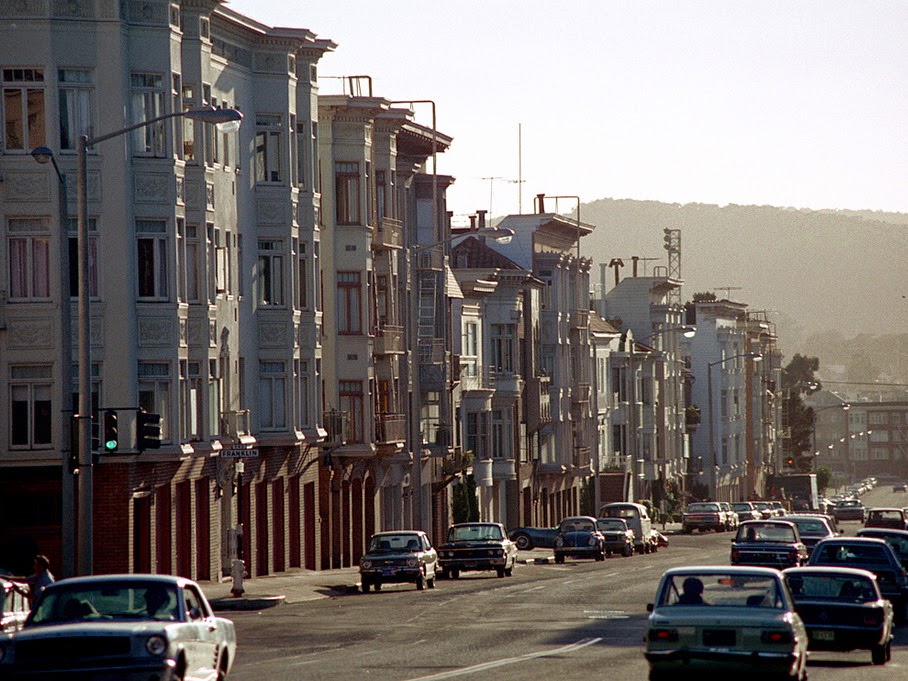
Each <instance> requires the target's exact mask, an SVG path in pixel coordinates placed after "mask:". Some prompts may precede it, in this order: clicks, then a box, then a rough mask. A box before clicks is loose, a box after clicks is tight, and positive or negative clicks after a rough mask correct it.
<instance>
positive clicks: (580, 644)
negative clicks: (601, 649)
mask: <svg viewBox="0 0 908 681" xmlns="http://www.w3.org/2000/svg"><path fill="white" fill-rule="evenodd" d="M601 640H602V637H601V636H599V637H596V638H583V639H580V640H579V641H577V642H576V643H571V644H570V645H566V646H562V647H561V648H555V649H554V650H539V651H536V652H534V653H527V654H526V655H518V656H516V657H505V658H502V659H500V660H492V661H491V662H483V663H482V664H475V665H473V666H472V667H461V668H460V669H452V670H451V671H448V672H441V673H439V674H431V675H430V676H420V677H417V678H415V679H410V681H439V680H440V679H451V678H454V677H455V676H464V675H465V674H475V673H476V672H482V671H486V670H487V669H494V668H495V667H504V666H505V665H509V664H516V663H518V662H526V661H527V660H534V659H537V658H540V657H549V656H551V655H563V654H565V653H573V652H575V651H577V650H580V649H581V648H586V647H587V646H591V645H593V644H594V643H599V641H601Z"/></svg>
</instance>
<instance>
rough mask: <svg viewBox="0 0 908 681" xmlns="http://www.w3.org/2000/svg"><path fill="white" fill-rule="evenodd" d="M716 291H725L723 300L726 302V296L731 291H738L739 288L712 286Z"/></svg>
mask: <svg viewBox="0 0 908 681" xmlns="http://www.w3.org/2000/svg"><path fill="white" fill-rule="evenodd" d="M713 288H714V289H716V290H717V291H725V300H728V296H729V295H730V294H731V292H732V291H740V290H741V287H740V286H713Z"/></svg>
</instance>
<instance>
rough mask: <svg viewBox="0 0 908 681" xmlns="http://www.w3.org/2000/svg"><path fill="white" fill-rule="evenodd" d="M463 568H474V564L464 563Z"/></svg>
mask: <svg viewBox="0 0 908 681" xmlns="http://www.w3.org/2000/svg"><path fill="white" fill-rule="evenodd" d="M463 566H464V567H465V568H474V567H476V563H473V562H469V563H464V564H463Z"/></svg>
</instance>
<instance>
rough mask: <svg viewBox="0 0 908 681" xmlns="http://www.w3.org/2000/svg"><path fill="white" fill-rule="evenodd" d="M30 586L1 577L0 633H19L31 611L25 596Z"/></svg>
mask: <svg viewBox="0 0 908 681" xmlns="http://www.w3.org/2000/svg"><path fill="white" fill-rule="evenodd" d="M27 593H28V586H26V585H25V584H22V583H20V582H15V581H12V580H9V579H4V578H2V577H0V632H4V631H18V630H19V629H21V628H22V625H23V624H25V618H26V617H28V612H29V610H30V609H31V608H30V603H29V602H28V599H27V598H26V597H25V594H27Z"/></svg>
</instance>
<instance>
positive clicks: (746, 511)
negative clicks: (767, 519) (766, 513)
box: [731, 501, 763, 523]
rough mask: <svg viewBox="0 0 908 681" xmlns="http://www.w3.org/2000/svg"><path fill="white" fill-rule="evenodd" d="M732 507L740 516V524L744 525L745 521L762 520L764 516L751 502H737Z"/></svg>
mask: <svg viewBox="0 0 908 681" xmlns="http://www.w3.org/2000/svg"><path fill="white" fill-rule="evenodd" d="M731 507H732V508H733V509H734V511H735V513H737V514H738V522H739V523H743V522H744V521H745V520H760V519H761V518H762V517H763V514H762V513H760V511H759V510H758V509H757V507H756V506H754V505H753V502H751V501H736V502H734V503H733V504H732V505H731Z"/></svg>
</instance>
